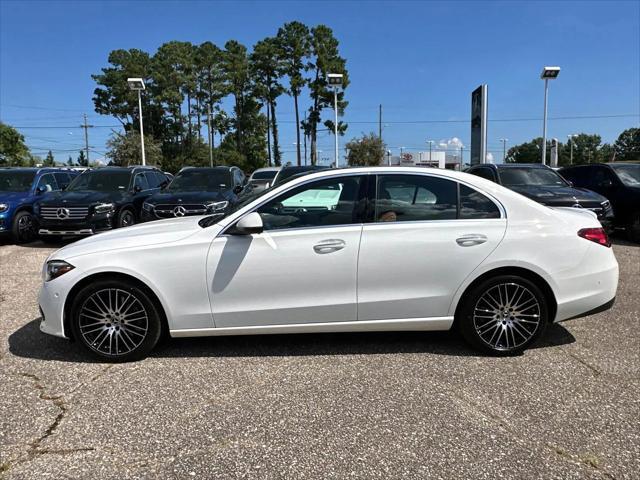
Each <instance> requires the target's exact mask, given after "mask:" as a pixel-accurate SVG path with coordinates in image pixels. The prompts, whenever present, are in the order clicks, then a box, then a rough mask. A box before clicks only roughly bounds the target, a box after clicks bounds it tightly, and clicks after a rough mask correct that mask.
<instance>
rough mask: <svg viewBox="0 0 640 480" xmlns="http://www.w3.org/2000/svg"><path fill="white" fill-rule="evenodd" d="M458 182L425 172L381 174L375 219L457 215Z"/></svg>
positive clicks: (452, 217) (377, 220) (395, 219)
mask: <svg viewBox="0 0 640 480" xmlns="http://www.w3.org/2000/svg"><path fill="white" fill-rule="evenodd" d="M457 197H458V195H457V184H456V182H454V181H451V180H447V179H444V178H437V177H430V176H427V175H380V176H378V185H377V189H376V202H375V207H376V208H375V221H376V222H407V221H425V220H454V219H456V218H457V203H458V199H457Z"/></svg>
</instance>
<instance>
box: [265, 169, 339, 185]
mask: <svg viewBox="0 0 640 480" xmlns="http://www.w3.org/2000/svg"><path fill="white" fill-rule="evenodd" d="M327 168H329V167H319V166H317V165H316V166H309V167H286V168H283V169H282V170H280V174H279V175H278V178H277V179H276V184H278V185H281V184H282V183H283V182H285V181H286V180H287V179H289V178H291V177H293V176H294V175H298V174H300V173H312V172H315V171H317V170H326V169H327Z"/></svg>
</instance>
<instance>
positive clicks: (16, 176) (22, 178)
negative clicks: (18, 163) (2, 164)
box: [0, 170, 36, 192]
mask: <svg viewBox="0 0 640 480" xmlns="http://www.w3.org/2000/svg"><path fill="white" fill-rule="evenodd" d="M35 176H36V172H25V171H24V170H23V171H17V170H0V192H27V191H29V189H30V188H31V185H32V184H33V179H34V178H35Z"/></svg>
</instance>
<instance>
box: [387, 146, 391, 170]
mask: <svg viewBox="0 0 640 480" xmlns="http://www.w3.org/2000/svg"><path fill="white" fill-rule="evenodd" d="M387 166H388V167H390V166H391V150H387Z"/></svg>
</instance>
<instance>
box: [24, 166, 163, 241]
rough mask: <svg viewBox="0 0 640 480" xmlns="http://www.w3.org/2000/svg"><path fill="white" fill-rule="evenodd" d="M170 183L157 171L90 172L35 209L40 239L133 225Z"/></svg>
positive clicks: (109, 169)
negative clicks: (144, 207) (149, 200)
mask: <svg viewBox="0 0 640 480" xmlns="http://www.w3.org/2000/svg"><path fill="white" fill-rule="evenodd" d="M167 183H168V179H167V177H166V175H165V174H164V173H162V172H161V171H160V170H158V169H157V168H154V167H140V166H136V167H103V168H98V169H95V170H87V171H86V172H84V173H83V174H82V175H79V176H78V177H76V178H75V179H74V180H73V181H72V182H71V183H70V184H69V186H68V187H67V188H66V189H65V190H64V191H63V192H58V193H51V194H49V195H47V197H46V198H44V199H43V200H42V201H41V202H38V203H37V204H36V205H35V206H34V212H35V214H36V216H37V219H38V224H39V227H40V228H39V231H38V233H40V236H41V237H42V238H43V239H45V240H46V239H47V238H51V237H62V236H78V235H92V234H94V233H98V232H101V231H104V230H110V229H112V228H118V227H126V226H128V225H133V224H134V223H136V222H137V221H138V219H139V218H140V212H141V210H142V203H143V202H144V201H145V200H146V199H147V198H148V197H150V196H151V195H153V194H154V193H155V192H157V191H158V190H159V189H160V188H161V187H162V186H163V185H166V184H167Z"/></svg>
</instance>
